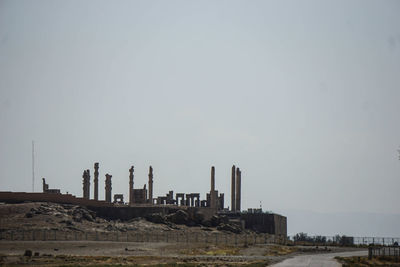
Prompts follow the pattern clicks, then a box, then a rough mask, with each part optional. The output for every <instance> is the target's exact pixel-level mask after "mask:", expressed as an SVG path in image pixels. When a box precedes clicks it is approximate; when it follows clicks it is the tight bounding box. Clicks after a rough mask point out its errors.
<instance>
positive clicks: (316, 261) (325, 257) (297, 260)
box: [272, 250, 368, 267]
mask: <svg viewBox="0 0 400 267" xmlns="http://www.w3.org/2000/svg"><path fill="white" fill-rule="evenodd" d="M366 255H368V251H367V250H362V251H351V252H340V253H326V254H316V255H301V256H296V257H294V258H290V259H287V260H284V261H282V262H280V263H277V264H274V265H272V266H274V267H290V266H300V267H301V266H310V267H312V266H315V267H320V266H324V267H338V266H342V265H341V264H340V263H338V262H337V261H336V260H335V259H334V258H335V257H336V256H340V257H350V256H366Z"/></svg>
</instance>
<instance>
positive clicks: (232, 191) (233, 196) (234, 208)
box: [231, 165, 236, 211]
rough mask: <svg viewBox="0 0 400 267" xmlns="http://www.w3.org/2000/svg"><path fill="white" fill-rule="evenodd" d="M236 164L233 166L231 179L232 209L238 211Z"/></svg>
mask: <svg viewBox="0 0 400 267" xmlns="http://www.w3.org/2000/svg"><path fill="white" fill-rule="evenodd" d="M235 171H236V168H235V165H233V166H232V180H231V211H236V198H235V194H236V189H235V186H236V178H235Z"/></svg>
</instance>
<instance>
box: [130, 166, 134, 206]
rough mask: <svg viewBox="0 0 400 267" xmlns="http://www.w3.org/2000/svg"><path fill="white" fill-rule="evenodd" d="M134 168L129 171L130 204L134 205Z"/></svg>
mask: <svg viewBox="0 0 400 267" xmlns="http://www.w3.org/2000/svg"><path fill="white" fill-rule="evenodd" d="M133 171H134V170H133V166H132V167H131V168H130V169H129V204H130V205H132V204H133V201H134V197H133Z"/></svg>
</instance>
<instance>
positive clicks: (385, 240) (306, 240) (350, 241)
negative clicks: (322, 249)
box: [288, 235, 400, 246]
mask: <svg viewBox="0 0 400 267" xmlns="http://www.w3.org/2000/svg"><path fill="white" fill-rule="evenodd" d="M296 238H297V239H296ZM288 239H289V240H292V241H293V242H294V243H295V244H315V245H367V246H368V245H381V246H398V245H399V244H400V237H355V236H339V235H337V236H305V237H303V239H301V240H299V239H298V236H289V237H288Z"/></svg>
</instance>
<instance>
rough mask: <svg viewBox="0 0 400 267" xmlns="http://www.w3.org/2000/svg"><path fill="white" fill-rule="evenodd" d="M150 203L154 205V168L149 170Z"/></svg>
mask: <svg viewBox="0 0 400 267" xmlns="http://www.w3.org/2000/svg"><path fill="white" fill-rule="evenodd" d="M148 201H149V203H150V204H153V168H152V167H151V166H150V168H149V200H148Z"/></svg>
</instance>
